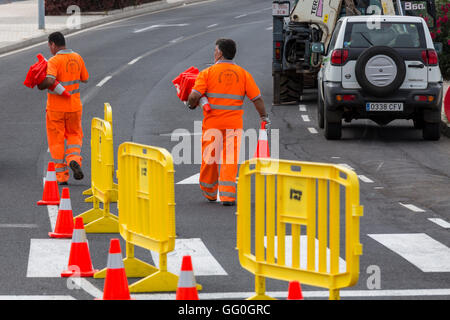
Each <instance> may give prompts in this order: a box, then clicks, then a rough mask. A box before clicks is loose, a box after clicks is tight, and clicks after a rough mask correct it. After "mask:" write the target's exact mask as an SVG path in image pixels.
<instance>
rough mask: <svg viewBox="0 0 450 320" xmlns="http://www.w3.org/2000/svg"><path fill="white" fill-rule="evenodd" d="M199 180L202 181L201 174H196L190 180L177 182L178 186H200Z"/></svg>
mask: <svg viewBox="0 0 450 320" xmlns="http://www.w3.org/2000/svg"><path fill="white" fill-rule="evenodd" d="M199 179H200V173H196V174H194V175H193V176H191V177H189V178H186V179H184V180H182V181H180V182H177V184H199Z"/></svg>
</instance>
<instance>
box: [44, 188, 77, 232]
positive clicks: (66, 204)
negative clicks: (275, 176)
mask: <svg viewBox="0 0 450 320" xmlns="http://www.w3.org/2000/svg"><path fill="white" fill-rule="evenodd" d="M72 234H73V214H72V204H71V202H70V194H69V188H63V189H62V197H61V204H60V205H59V210H58V218H57V219H56V225H55V231H54V232H49V233H48V235H49V236H50V237H51V238H72Z"/></svg>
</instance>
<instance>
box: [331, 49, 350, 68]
mask: <svg viewBox="0 0 450 320" xmlns="http://www.w3.org/2000/svg"><path fill="white" fill-rule="evenodd" d="M347 59H348V50H347V49H336V50H333V52H332V53H331V64H332V65H334V66H342V65H343V64H345V62H347Z"/></svg>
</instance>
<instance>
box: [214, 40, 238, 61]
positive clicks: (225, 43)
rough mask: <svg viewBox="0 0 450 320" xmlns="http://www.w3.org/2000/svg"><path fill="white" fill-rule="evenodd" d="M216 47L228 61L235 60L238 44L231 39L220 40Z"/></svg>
mask: <svg viewBox="0 0 450 320" xmlns="http://www.w3.org/2000/svg"><path fill="white" fill-rule="evenodd" d="M216 46H218V47H219V50H220V51H222V54H223V57H224V58H225V59H227V60H233V59H234V56H235V55H236V42H234V41H233V40H231V39H218V40H217V41H216Z"/></svg>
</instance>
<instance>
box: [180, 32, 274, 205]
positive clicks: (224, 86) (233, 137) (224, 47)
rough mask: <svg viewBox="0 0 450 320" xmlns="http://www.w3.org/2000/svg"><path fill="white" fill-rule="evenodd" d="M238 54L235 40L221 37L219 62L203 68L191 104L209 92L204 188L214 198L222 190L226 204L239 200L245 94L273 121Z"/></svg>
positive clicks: (204, 128) (264, 117)
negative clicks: (238, 60) (237, 57)
mask: <svg viewBox="0 0 450 320" xmlns="http://www.w3.org/2000/svg"><path fill="white" fill-rule="evenodd" d="M235 54H236V43H235V42H234V41H233V40H231V39H219V40H217V41H216V46H215V51H214V60H215V64H214V65H212V66H211V67H209V68H206V69H205V70H203V71H201V72H200V74H199V75H198V77H197V80H196V81H195V85H194V87H193V89H192V91H191V93H190V95H189V99H188V106H189V108H191V109H194V108H196V107H197V106H198V103H199V100H200V98H201V97H202V95H205V96H206V97H207V98H208V101H209V104H210V106H211V111H209V112H206V111H204V112H203V115H204V119H203V124H202V164H201V168H200V189H201V190H202V193H203V196H204V197H205V198H207V199H208V200H210V201H216V200H217V190H219V196H220V200H221V201H222V204H223V205H225V206H232V205H235V203H236V191H237V190H236V175H237V170H238V161H239V150H240V143H241V137H242V129H243V119H242V117H243V114H244V110H243V104H244V99H245V96H247V97H248V98H249V99H250V100H251V101H252V102H253V104H254V105H255V108H256V110H257V112H258V113H259V115H260V118H261V121H266V122H267V123H268V124H270V120H269V117H268V115H267V113H266V109H265V106H264V101H263V99H262V98H261V93H260V90H259V88H258V86H257V85H256V83H255V81H254V80H253V77H252V75H251V74H250V73H249V72H247V71H246V70H245V69H244V68H242V67H240V66H238V65H236V64H235V63H234V62H233V61H232V60H233V59H234V56H235ZM218 146H219V147H218ZM218 153H220V155H219V154H218ZM219 164H220V172H219Z"/></svg>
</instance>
